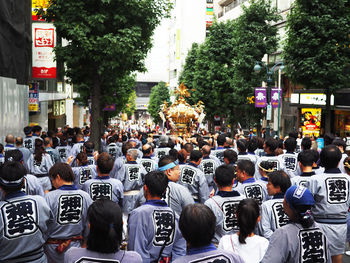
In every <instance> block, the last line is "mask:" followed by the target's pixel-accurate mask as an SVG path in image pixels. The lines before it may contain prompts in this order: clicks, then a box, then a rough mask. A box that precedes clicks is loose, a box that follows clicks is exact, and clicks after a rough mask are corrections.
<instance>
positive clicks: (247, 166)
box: [237, 160, 255, 177]
mask: <svg viewBox="0 0 350 263" xmlns="http://www.w3.org/2000/svg"><path fill="white" fill-rule="evenodd" d="M237 168H238V169H239V170H241V171H242V172H246V173H247V175H248V176H250V177H253V176H254V173H255V166H254V163H253V162H252V161H250V160H239V161H238V163H237Z"/></svg>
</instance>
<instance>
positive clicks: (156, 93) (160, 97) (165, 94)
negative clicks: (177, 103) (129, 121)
mask: <svg viewBox="0 0 350 263" xmlns="http://www.w3.org/2000/svg"><path fill="white" fill-rule="evenodd" d="M165 101H166V102H167V103H168V106H170V105H171V101H170V93H169V89H168V87H167V86H166V84H165V82H159V83H158V84H157V85H156V86H154V87H152V89H151V95H150V99H149V105H148V109H147V111H148V112H149V114H150V115H151V117H152V118H153V120H154V122H155V123H159V122H160V121H161V118H160V116H159V112H160V107H161V105H163V104H164V102H165Z"/></svg>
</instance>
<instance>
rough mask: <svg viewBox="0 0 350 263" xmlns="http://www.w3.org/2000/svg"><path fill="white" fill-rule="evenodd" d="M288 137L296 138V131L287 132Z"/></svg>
mask: <svg viewBox="0 0 350 263" xmlns="http://www.w3.org/2000/svg"><path fill="white" fill-rule="evenodd" d="M288 136H289V138H294V139H298V133H297V132H296V131H293V132H290V133H288Z"/></svg>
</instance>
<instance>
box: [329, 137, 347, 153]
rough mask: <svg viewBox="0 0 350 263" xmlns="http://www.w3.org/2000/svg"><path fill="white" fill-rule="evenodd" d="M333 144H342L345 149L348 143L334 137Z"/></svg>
mask: <svg viewBox="0 0 350 263" xmlns="http://www.w3.org/2000/svg"><path fill="white" fill-rule="evenodd" d="M332 144H333V145H335V146H342V147H343V150H344V151H345V148H346V143H345V142H344V141H343V140H342V139H334V140H333V142H332Z"/></svg>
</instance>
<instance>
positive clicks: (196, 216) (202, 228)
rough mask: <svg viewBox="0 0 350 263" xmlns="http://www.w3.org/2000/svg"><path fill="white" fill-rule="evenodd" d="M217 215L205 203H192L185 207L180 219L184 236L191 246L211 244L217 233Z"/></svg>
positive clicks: (180, 226)
mask: <svg viewBox="0 0 350 263" xmlns="http://www.w3.org/2000/svg"><path fill="white" fill-rule="evenodd" d="M215 227H216V217H215V215H214V213H213V212H212V211H211V209H210V208H209V207H207V206H206V205H204V204H190V205H187V206H185V207H184V209H183V210H182V212H181V215H180V220H179V228H180V230H181V233H182V236H183V237H184V238H185V240H186V241H187V243H189V244H190V245H191V247H194V248H196V247H203V246H206V245H209V244H210V243H211V240H212V239H213V237H214V234H215Z"/></svg>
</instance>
